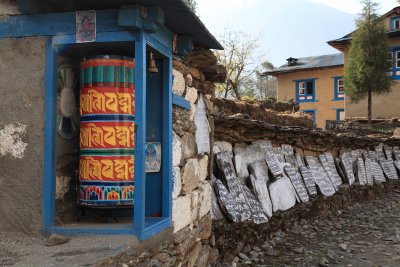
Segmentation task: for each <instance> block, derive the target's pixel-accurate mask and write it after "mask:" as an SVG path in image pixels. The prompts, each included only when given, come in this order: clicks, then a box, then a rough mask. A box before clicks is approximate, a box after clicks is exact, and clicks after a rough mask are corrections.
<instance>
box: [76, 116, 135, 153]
mask: <svg viewBox="0 0 400 267" xmlns="http://www.w3.org/2000/svg"><path fill="white" fill-rule="evenodd" d="M80 125H81V129H80V148H81V149H115V148H134V146H135V145H134V131H135V129H134V123H133V122H126V121H107V122H106V121H92V122H81V123H80Z"/></svg>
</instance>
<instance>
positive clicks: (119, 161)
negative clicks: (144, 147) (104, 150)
mask: <svg viewBox="0 0 400 267" xmlns="http://www.w3.org/2000/svg"><path fill="white" fill-rule="evenodd" d="M134 175H135V173H134V158H133V156H121V155H101V156H100V155H92V156H82V155H81V156H80V161H79V180H80V181H81V183H82V182H84V181H102V182H118V181H121V182H126V181H134Z"/></svg>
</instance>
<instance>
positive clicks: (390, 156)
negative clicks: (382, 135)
mask: <svg viewBox="0 0 400 267" xmlns="http://www.w3.org/2000/svg"><path fill="white" fill-rule="evenodd" d="M383 152H385V156H386V159H390V160H393V147H391V146H386V145H385V146H383Z"/></svg>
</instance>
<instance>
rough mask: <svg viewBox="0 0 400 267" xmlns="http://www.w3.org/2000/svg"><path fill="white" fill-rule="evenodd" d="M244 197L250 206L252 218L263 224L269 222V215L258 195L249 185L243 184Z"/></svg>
mask: <svg viewBox="0 0 400 267" xmlns="http://www.w3.org/2000/svg"><path fill="white" fill-rule="evenodd" d="M242 190H243V194H244V197H245V199H246V201H247V204H248V206H249V207H250V211H251V218H252V219H253V222H254V223H255V224H261V223H266V222H268V218H267V216H266V215H265V214H264V212H263V210H262V208H261V205H260V202H258V200H257V199H256V197H255V196H254V195H253V193H251V191H250V189H249V188H247V186H244V185H243V186H242Z"/></svg>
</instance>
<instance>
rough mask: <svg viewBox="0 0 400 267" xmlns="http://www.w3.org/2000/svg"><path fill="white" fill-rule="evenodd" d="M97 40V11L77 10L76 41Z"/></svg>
mask: <svg viewBox="0 0 400 267" xmlns="http://www.w3.org/2000/svg"><path fill="white" fill-rule="evenodd" d="M95 41H96V11H95V10H89V11H77V12H76V42H77V43H90V42H95Z"/></svg>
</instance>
